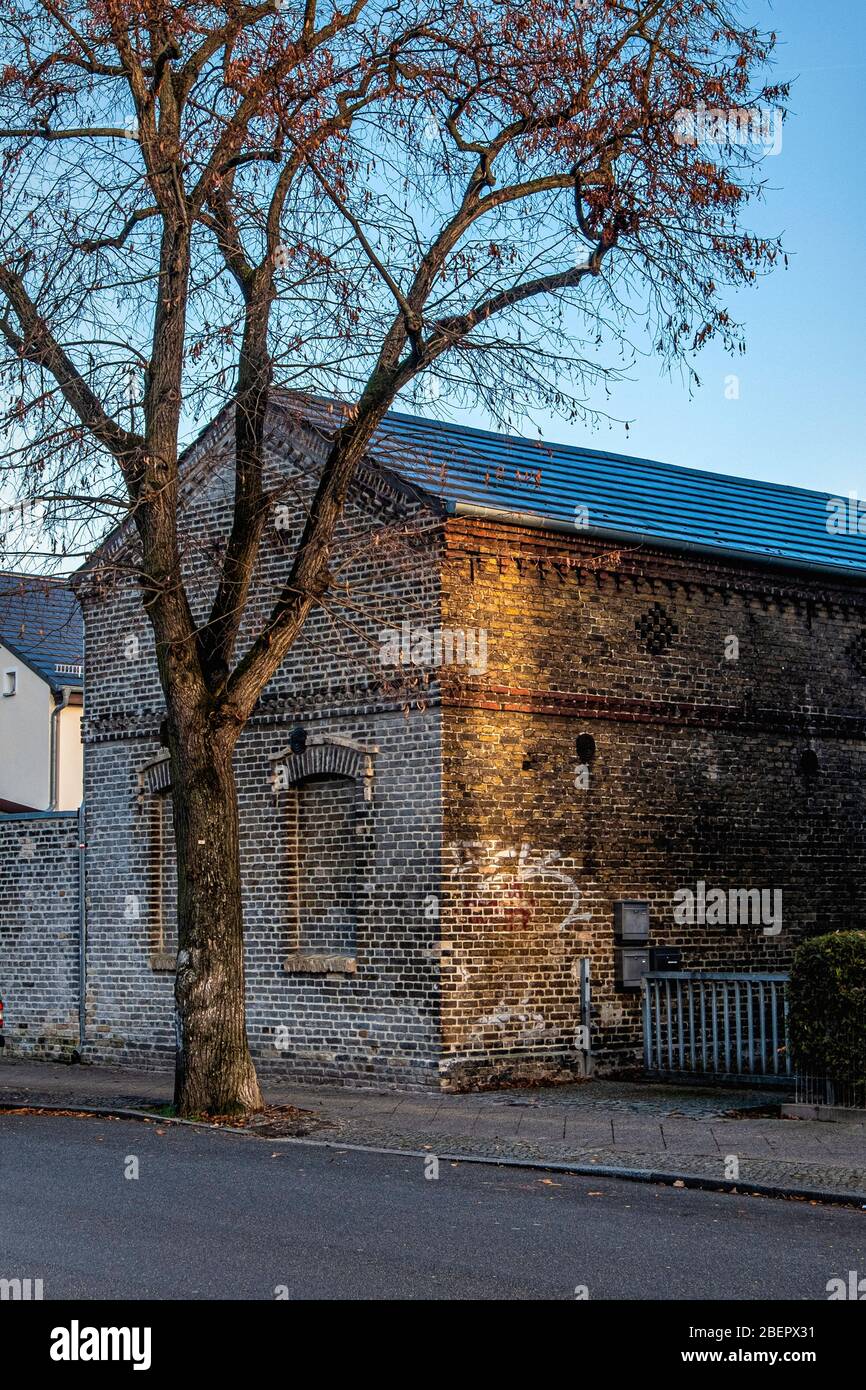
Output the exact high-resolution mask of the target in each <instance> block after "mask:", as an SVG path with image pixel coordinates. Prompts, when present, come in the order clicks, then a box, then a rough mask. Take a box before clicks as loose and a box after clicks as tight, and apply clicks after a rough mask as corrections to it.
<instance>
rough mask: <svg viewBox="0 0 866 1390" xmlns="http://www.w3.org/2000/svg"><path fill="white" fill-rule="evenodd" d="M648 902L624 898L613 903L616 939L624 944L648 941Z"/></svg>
mask: <svg viewBox="0 0 866 1390" xmlns="http://www.w3.org/2000/svg"><path fill="white" fill-rule="evenodd" d="M649 927H650V915H649V903H645V902H637V901H636V900H635V899H634V898H624V899H623V900H622V901H621V902H618V903H614V905H613V930H614V935H615V937H616V939H617V941H621V942H623V944H625V945H630V944H631V943H635V944H638V943H644V944H645V943H646V942H647V941H649Z"/></svg>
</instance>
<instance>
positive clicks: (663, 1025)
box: [642, 970, 793, 1084]
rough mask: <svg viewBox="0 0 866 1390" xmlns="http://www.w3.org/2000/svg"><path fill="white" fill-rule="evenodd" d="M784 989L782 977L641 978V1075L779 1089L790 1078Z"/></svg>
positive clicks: (686, 973) (699, 974)
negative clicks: (736, 1081) (687, 1077)
mask: <svg viewBox="0 0 866 1390" xmlns="http://www.w3.org/2000/svg"><path fill="white" fill-rule="evenodd" d="M787 983H788V976H787V975H785V974H763V973H761V974H758V973H755V974H737V973H734V972H730V971H718V972H716V971H708V970H677V971H659V972H653V973H651V974H649V975H645V976H644V977H643V985H642V990H643V1033H644V1065H645V1066H646V1069H647V1071H650V1072H655V1073H656V1074H658V1075H663V1076H668V1075H669V1076H677V1075H680V1076H681V1075H693V1076H707V1077H716V1078H719V1079H736V1078H741V1079H742V1080H744V1081H754V1082H759V1081H760V1082H780V1083H784V1082H785V1081H787V1080H788V1079H789V1078H790V1077H791V1076H792V1074H793V1067H792V1065H791V1055H790V1051H789V1049H788V1041H787V1028H786V1023H787V1008H786V998H785V986H786V985H787ZM789 1084H790V1082H789Z"/></svg>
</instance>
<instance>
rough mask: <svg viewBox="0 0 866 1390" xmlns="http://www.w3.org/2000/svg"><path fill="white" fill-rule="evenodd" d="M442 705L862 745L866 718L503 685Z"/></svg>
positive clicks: (457, 695) (448, 697) (459, 694)
mask: <svg viewBox="0 0 866 1390" xmlns="http://www.w3.org/2000/svg"><path fill="white" fill-rule="evenodd" d="M442 704H443V708H446V709H447V708H456V709H477V710H489V711H493V712H496V713H501V714H504V713H518V714H535V715H553V716H556V717H559V718H563V717H565V718H569V717H575V718H576V717H579V718H581V719H608V720H610V721H611V722H613V723H642V724H673V725H680V726H682V727H685V728H695V727H697V728H705V729H735V730H738V731H740V732H743V733H768V732H772V733H780V734H790V735H792V736H795V737H801V738H802V737H806V738H808V737H822V738H847V739H857V740H861V739H866V713H864V714H833V713H830V712H828V711H825V710H808V709H803V710H786V709H779V708H774V709H770V708H768V709H761V708H760V707H758V706H752V707H751V708H749V709H744V708H743V707H742V706H736V705H722V704H712V703H707V702H704V701H698V700H646V699H631V698H628V697H626V696H621V695H600V694H595V693H585V692H578V691H571V690H533V689H531V688H529V687H523V686H507V685H485V686H482V687H480V688H477V689H475V690H473V691H466V690H463V691H449V690H443V696H442Z"/></svg>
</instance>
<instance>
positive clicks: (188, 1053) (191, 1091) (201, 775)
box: [169, 719, 263, 1115]
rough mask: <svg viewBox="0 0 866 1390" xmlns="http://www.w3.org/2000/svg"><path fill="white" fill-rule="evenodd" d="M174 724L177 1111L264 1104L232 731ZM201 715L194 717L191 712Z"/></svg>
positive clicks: (223, 1111)
mask: <svg viewBox="0 0 866 1390" xmlns="http://www.w3.org/2000/svg"><path fill="white" fill-rule="evenodd" d="M184 723H185V727H184V728H183V731H182V733H181V734H179V733H178V731H177V729H176V727H175V728H174V729H172V720H171V719H169V746H170V750H171V774H172V805H173V815H174V829H175V843H176V846H177V913H178V957H177V977H176V981H175V999H176V1002H177V1060H176V1070H175V1106H176V1108H177V1110H178V1112H179V1113H180V1114H181V1115H197V1114H201V1115H231V1114H238V1113H244V1112H249V1111H254V1110H261V1108H262V1103H263V1102H262V1096H261V1092H260V1090H259V1083H258V1080H257V1078H256V1072H255V1067H254V1066H253V1061H252V1058H251V1056H250V1050H249V1044H248V1041H247V1032H246V998H245V991H244V933H243V909H242V904H241V873H240V854H239V846H238V805H237V791H236V787H235V779H234V771H233V768H232V748H233V744H234V740H233V739H232V740H231V741H229V740H228V739H227V738H226V737H225V736H218V735H213V734H211V735H210V736H209V735H208V731H207V728H206V727H203V726H202V725H201V724H198V727H195V726H193V727H190V725H189V723H188V722H186V721H184ZM196 723H198V721H196Z"/></svg>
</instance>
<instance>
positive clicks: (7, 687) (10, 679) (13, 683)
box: [3, 671, 18, 695]
mask: <svg viewBox="0 0 866 1390" xmlns="http://www.w3.org/2000/svg"><path fill="white" fill-rule="evenodd" d="M17 689H18V672H17V671H4V672H3V694H4V695H14V694H15V691H16V690H17Z"/></svg>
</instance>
